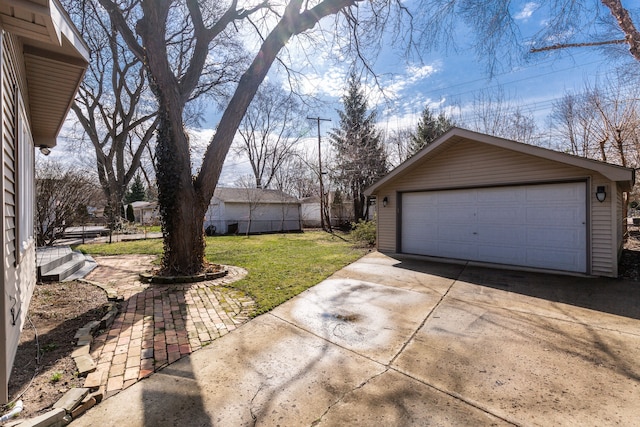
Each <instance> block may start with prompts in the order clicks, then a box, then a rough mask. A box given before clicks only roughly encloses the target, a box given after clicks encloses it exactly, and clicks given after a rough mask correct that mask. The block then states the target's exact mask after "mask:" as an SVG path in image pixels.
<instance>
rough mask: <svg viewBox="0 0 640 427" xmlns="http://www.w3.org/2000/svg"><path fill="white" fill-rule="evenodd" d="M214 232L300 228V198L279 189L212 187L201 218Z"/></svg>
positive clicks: (254, 231) (257, 231) (243, 232)
mask: <svg viewBox="0 0 640 427" xmlns="http://www.w3.org/2000/svg"><path fill="white" fill-rule="evenodd" d="M211 225H213V226H214V227H215V233H216V234H233V233H239V234H246V233H247V229H249V233H275V232H285V231H300V230H301V229H302V220H301V217H300V202H299V201H298V199H296V198H295V197H293V196H290V195H289V194H286V193H284V192H282V191H279V190H263V189H258V188H216V190H215V192H214V194H213V198H212V199H211V203H209V209H207V213H206V214H205V218H204V227H205V230H206V229H207V227H209V226H211Z"/></svg>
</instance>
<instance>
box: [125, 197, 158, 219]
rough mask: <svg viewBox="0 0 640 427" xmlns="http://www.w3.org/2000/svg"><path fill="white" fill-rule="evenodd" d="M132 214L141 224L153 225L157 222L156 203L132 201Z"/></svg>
mask: <svg viewBox="0 0 640 427" xmlns="http://www.w3.org/2000/svg"><path fill="white" fill-rule="evenodd" d="M130 205H131V206H132V207H133V216H134V217H135V221H136V222H137V223H138V224H141V225H155V224H156V223H157V222H158V218H159V216H158V204H157V203H156V202H143V201H139V202H132V203H130Z"/></svg>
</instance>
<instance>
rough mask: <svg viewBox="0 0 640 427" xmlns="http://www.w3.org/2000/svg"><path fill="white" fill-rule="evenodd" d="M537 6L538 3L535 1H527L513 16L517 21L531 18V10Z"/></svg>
mask: <svg viewBox="0 0 640 427" xmlns="http://www.w3.org/2000/svg"><path fill="white" fill-rule="evenodd" d="M539 6H540V5H539V4H538V3H536V2H528V3H526V4H525V5H524V7H523V8H522V10H521V11H520V12H518V13H516V15H515V16H514V18H515V19H517V20H519V21H526V20H528V19H529V18H531V15H533V12H535V11H536V9H537V8H538V7H539Z"/></svg>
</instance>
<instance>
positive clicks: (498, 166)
mask: <svg viewBox="0 0 640 427" xmlns="http://www.w3.org/2000/svg"><path fill="white" fill-rule="evenodd" d="M424 160H425V161H424V162H422V164H416V166H415V167H413V168H412V169H411V171H408V172H407V173H405V174H403V175H402V176H399V177H398V178H397V179H396V180H395V184H394V186H395V187H396V188H397V189H398V190H399V191H415V190H427V189H429V190H435V189H445V188H456V187H469V186H487V185H505V184H516V183H521V184H526V183H529V182H540V181H558V180H562V179H574V178H575V177H576V176H580V177H585V174H586V172H585V171H584V170H583V169H580V168H576V167H572V166H567V165H565V164H562V163H558V162H553V161H549V160H545V159H541V158H538V157H534V156H528V155H526V154H521V153H517V152H514V151H511V150H505V149H502V148H498V147H493V146H489V145H486V144H481V143H474V142H473V141H464V142H461V143H459V144H456V145H453V146H449V148H448V149H447V150H446V151H444V152H442V153H441V154H440V155H438V156H436V157H434V158H431V159H424Z"/></svg>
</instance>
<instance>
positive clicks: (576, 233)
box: [526, 227, 583, 249]
mask: <svg viewBox="0 0 640 427" xmlns="http://www.w3.org/2000/svg"><path fill="white" fill-rule="evenodd" d="M582 239H583V233H581V232H580V230H570V229H566V228H557V227H556V228H552V229H549V228H544V227H533V228H530V229H528V230H527V238H526V243H527V246H530V247H534V248H549V247H553V248H558V249H560V248H562V249H569V248H578V247H579V246H580V244H581V242H582Z"/></svg>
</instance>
